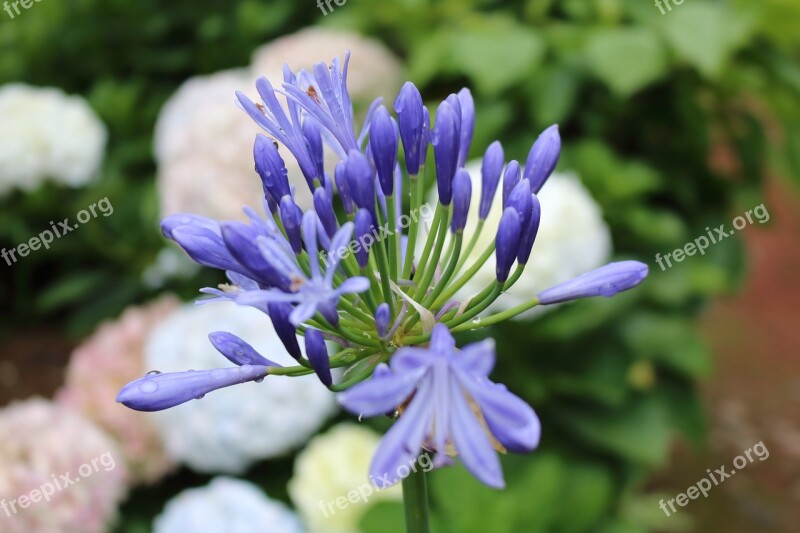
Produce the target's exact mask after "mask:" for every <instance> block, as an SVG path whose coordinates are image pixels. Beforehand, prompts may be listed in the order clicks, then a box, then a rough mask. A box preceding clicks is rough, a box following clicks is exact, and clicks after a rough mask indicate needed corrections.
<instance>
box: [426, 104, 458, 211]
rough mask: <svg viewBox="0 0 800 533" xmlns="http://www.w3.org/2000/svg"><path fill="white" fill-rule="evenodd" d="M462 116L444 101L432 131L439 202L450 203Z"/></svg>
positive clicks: (437, 112)
mask: <svg viewBox="0 0 800 533" xmlns="http://www.w3.org/2000/svg"><path fill="white" fill-rule="evenodd" d="M460 120H461V119H460V117H459V116H458V115H457V113H456V111H455V110H454V109H453V106H451V105H450V104H449V103H447V102H442V103H441V104H440V105H439V109H438V110H437V111H436V126H435V127H434V129H433V131H431V142H432V143H433V153H434V156H435V158H436V182H437V185H438V187H439V202H440V203H441V204H442V205H450V200H451V199H452V184H453V175H455V173H456V165H457V163H458V146H459V130H458V125H459V122H460Z"/></svg>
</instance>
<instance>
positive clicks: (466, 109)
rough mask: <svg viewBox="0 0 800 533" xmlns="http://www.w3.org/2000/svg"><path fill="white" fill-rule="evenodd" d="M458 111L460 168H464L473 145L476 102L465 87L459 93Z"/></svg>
mask: <svg viewBox="0 0 800 533" xmlns="http://www.w3.org/2000/svg"><path fill="white" fill-rule="evenodd" d="M456 97H457V98H458V104H459V106H458V109H459V115H460V117H461V123H460V125H459V143H458V166H459V167H463V166H464V164H465V163H466V162H467V156H468V155H469V147H470V145H471V144H472V134H473V133H474V132H475V102H474V101H473V100H472V93H471V92H469V89H467V88H466V87H464V88H463V89H461V90H460V91H458V95H456Z"/></svg>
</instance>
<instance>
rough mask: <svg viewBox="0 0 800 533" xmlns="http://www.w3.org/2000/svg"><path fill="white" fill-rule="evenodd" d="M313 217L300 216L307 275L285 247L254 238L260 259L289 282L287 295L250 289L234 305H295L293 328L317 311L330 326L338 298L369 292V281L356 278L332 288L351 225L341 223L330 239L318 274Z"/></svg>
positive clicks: (334, 321) (334, 320)
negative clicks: (281, 273)
mask: <svg viewBox="0 0 800 533" xmlns="http://www.w3.org/2000/svg"><path fill="white" fill-rule="evenodd" d="M317 221H318V218H317V215H316V213H314V212H313V211H308V212H306V214H305V215H303V223H302V233H303V241H304V243H305V249H306V252H307V253H308V257H309V259H310V261H309V263H310V267H311V276H310V277H308V276H306V274H305V272H303V270H302V269H301V268H300V266H299V265H298V264H297V262H296V260H295V258H294V257H293V256H292V255H291V254H290V253H287V251H286V248H285V247H282V246H280V245H279V244H277V243H276V242H275V241H271V240H268V239H265V238H263V237H259V238H257V239H256V244H257V245H258V247H259V249H260V250H261V253H262V254H264V258H265V259H266V260H267V261H269V262H270V263H272V264H273V265H274V267H275V268H276V269H277V270H279V271H281V272H284V273H285V274H286V276H287V277H288V278H289V279H290V280H291V292H285V291H282V290H280V289H267V290H251V291H244V292H242V293H240V294H239V295H237V297H236V302H237V303H239V304H242V305H251V306H254V307H259V308H261V307H263V306H264V305H265V304H267V303H270V302H289V303H295V304H298V305H297V307H295V309H294V310H293V311H292V313H291V314H290V315H289V320H290V321H291V323H292V324H294V325H295V326H298V325H300V324H302V323H303V322H305V321H307V320H308V319H310V318H311V317H313V316H314V315H315V314H316V313H317V312H320V313H321V314H322V316H323V317H325V320H327V321H328V322H330V323H331V324H333V325H334V326H335V325H337V324H338V323H339V315H338V312H337V310H336V306H337V304H338V302H339V297H340V296H341V295H343V294H350V293H359V292H364V291H365V290H367V289H369V280H368V279H367V278H365V277H361V276H356V277H352V278H349V279H346V280H344V281H343V282H342V283H341V284H340V285H339V286H338V287H334V286H333V277H334V274H335V273H336V270H337V268H338V267H339V262H340V261H341V260H342V250H343V249H344V250H346V248H345V246H346V245H347V243H348V242H349V241H350V237H351V236H352V235H353V223H352V222H348V223H346V224H344V225H343V226H342V227H341V228H340V229H339V231H337V232H336V234H335V235H334V236H333V239H331V246H330V249H329V251H328V258H327V263H328V264H327V266H326V270H325V274H324V275H323V274H322V271H321V270H320V265H319V248H318V246H317V232H318V231H319V227H318V225H317Z"/></svg>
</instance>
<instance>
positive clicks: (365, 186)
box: [345, 150, 378, 221]
mask: <svg viewBox="0 0 800 533" xmlns="http://www.w3.org/2000/svg"><path fill="white" fill-rule="evenodd" d="M345 169H346V172H347V185H348V188H349V189H350V194H352V196H353V201H354V202H355V204H356V205H357V206H358V207H360V208H362V209H366V210H367V211H369V212H370V214H371V215H372V218H373V221H377V220H378V217H377V216H376V213H375V174H374V173H373V171H372V166H370V164H369V161H367V158H366V157H364V155H363V154H362V153H361V152H359V151H357V150H351V151H350V154H349V155H348V157H347V166H346V167H345Z"/></svg>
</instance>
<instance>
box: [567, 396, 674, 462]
mask: <svg viewBox="0 0 800 533" xmlns="http://www.w3.org/2000/svg"><path fill="white" fill-rule="evenodd" d="M554 410H555V411H557V412H558V413H559V416H558V419H559V421H560V422H565V423H566V421H568V423H569V425H568V426H567V429H569V430H571V431H574V432H575V433H576V434H577V435H578V436H580V437H581V438H583V439H584V440H586V441H587V442H588V443H590V444H593V445H594V446H597V447H598V448H600V449H604V450H606V451H610V452H613V453H616V454H619V455H622V456H623V457H625V458H626V459H627V460H629V461H633V462H636V463H642V464H644V465H646V466H650V467H653V466H657V465H659V464H662V463H663V462H664V460H665V459H666V457H667V447H668V446H667V445H668V444H669V418H668V414H667V411H666V407H665V406H664V405H663V404H662V403H661V402H659V401H658V400H657V399H655V398H653V397H652V396H647V397H645V398H634V399H633V400H632V401H631V402H630V404H629V405H626V406H624V407H623V408H620V409H604V408H598V407H597V406H590V405H585V406H584V407H583V408H582V409H576V408H555V409H554Z"/></svg>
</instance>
